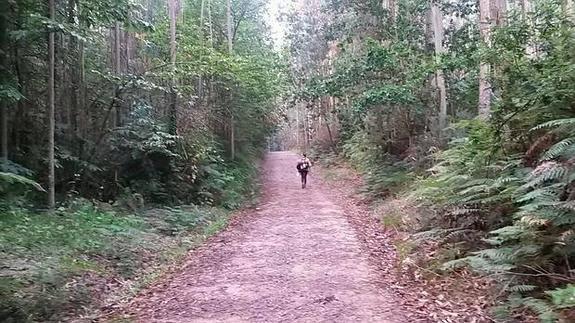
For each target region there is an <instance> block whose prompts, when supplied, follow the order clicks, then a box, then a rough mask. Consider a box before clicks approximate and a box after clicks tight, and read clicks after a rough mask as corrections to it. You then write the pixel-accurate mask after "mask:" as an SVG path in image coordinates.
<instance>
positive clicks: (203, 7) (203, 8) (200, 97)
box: [196, 0, 206, 102]
mask: <svg viewBox="0 0 575 323" xmlns="http://www.w3.org/2000/svg"><path fill="white" fill-rule="evenodd" d="M205 11H206V0H202V3H201V6H200V41H201V44H202V45H203V44H205V38H206V37H205V33H204V20H205V17H204V16H205V14H204V12H205ZM196 92H197V93H198V102H202V100H203V92H204V91H203V80H202V75H201V74H200V75H198V86H197V91H196Z"/></svg>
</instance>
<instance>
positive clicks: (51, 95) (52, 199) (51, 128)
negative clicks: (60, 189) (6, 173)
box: [48, 0, 56, 209]
mask: <svg viewBox="0 0 575 323" xmlns="http://www.w3.org/2000/svg"><path fill="white" fill-rule="evenodd" d="M54 1H55V0H48V8H49V11H50V15H49V16H50V19H51V20H55V19H56V5H55V3H54ZM54 69H55V51H54V32H53V31H50V32H49V33H48V207H49V208H50V209H54V207H55V206H56V192H55V191H56V190H55V183H56V181H55V179H56V178H55V170H54V164H55V162H54V148H55V143H54V139H55V138H54V132H55V126H56V125H55V120H54V113H55V111H54V110H55V106H54V105H55V90H54V87H55V85H54Z"/></svg>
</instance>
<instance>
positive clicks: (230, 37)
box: [226, 0, 236, 160]
mask: <svg viewBox="0 0 575 323" xmlns="http://www.w3.org/2000/svg"><path fill="white" fill-rule="evenodd" d="M226 16H227V29H228V52H229V53H230V55H232V53H233V51H234V38H233V26H232V25H233V19H232V0H228V1H227V14H226ZM232 99H233V97H232V93H231V92H230V157H231V159H232V160H234V159H236V126H235V118H234V112H233V111H232V109H231V105H232Z"/></svg>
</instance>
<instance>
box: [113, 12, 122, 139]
mask: <svg viewBox="0 0 575 323" xmlns="http://www.w3.org/2000/svg"><path fill="white" fill-rule="evenodd" d="M120 34H121V28H120V22H119V21H116V24H115V25H114V74H116V75H120V73H121V71H122V67H121V66H122V65H121V64H122V54H121V40H120ZM120 111H121V109H120V107H119V105H118V104H114V108H113V110H112V127H113V128H115V127H117V126H118V125H120V123H121V120H120V113H121V112H120Z"/></svg>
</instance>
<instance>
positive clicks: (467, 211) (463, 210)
mask: <svg viewBox="0 0 575 323" xmlns="http://www.w3.org/2000/svg"><path fill="white" fill-rule="evenodd" d="M479 212H481V209H468V208H458V209H455V210H453V211H451V212H449V213H451V214H453V215H456V216H457V215H469V214H473V213H479Z"/></svg>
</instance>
